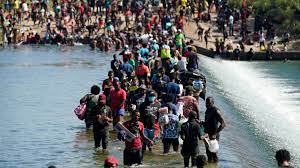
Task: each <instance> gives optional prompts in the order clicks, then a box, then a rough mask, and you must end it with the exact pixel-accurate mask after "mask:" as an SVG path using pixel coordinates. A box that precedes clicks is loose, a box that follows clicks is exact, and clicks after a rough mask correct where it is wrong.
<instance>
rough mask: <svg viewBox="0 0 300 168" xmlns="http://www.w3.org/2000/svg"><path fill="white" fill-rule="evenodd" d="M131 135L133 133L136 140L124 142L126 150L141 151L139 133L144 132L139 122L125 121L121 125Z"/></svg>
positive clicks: (142, 125)
mask: <svg viewBox="0 0 300 168" xmlns="http://www.w3.org/2000/svg"><path fill="white" fill-rule="evenodd" d="M123 125H124V126H125V127H126V128H127V129H128V130H129V131H130V132H131V133H133V134H134V135H135V136H136V138H134V139H133V140H132V141H131V142H128V141H125V147H126V149H132V148H134V149H141V148H142V138H141V136H140V132H144V129H145V128H144V124H143V123H142V122H140V121H137V122H133V121H131V120H130V121H126V122H125V123H124V124H123Z"/></svg>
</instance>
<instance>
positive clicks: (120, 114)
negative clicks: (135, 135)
mask: <svg viewBox="0 0 300 168" xmlns="http://www.w3.org/2000/svg"><path fill="white" fill-rule="evenodd" d="M124 115H125V109H117V110H116V116H124Z"/></svg>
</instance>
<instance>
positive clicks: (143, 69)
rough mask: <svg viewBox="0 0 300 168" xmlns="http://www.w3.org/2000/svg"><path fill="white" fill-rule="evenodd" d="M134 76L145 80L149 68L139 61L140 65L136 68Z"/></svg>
mask: <svg viewBox="0 0 300 168" xmlns="http://www.w3.org/2000/svg"><path fill="white" fill-rule="evenodd" d="M135 74H136V76H137V77H138V78H139V80H141V79H144V80H145V79H147V75H148V74H150V70H149V68H148V67H147V66H146V65H145V64H144V61H143V60H140V65H139V66H138V67H137V68H136V71H135Z"/></svg>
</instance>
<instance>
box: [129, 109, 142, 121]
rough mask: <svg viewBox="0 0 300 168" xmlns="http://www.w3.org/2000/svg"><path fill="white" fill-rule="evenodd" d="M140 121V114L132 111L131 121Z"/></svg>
mask: <svg viewBox="0 0 300 168" xmlns="http://www.w3.org/2000/svg"><path fill="white" fill-rule="evenodd" d="M139 119H140V112H139V111H138V110H133V112H132V113H131V120H133V121H138V120H139Z"/></svg>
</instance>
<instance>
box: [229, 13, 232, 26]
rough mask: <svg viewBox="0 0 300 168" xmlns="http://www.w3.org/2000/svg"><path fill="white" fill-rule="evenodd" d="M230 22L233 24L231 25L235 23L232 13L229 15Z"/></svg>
mask: <svg viewBox="0 0 300 168" xmlns="http://www.w3.org/2000/svg"><path fill="white" fill-rule="evenodd" d="M229 24H231V25H232V24H233V16H232V15H230V16H229Z"/></svg>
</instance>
